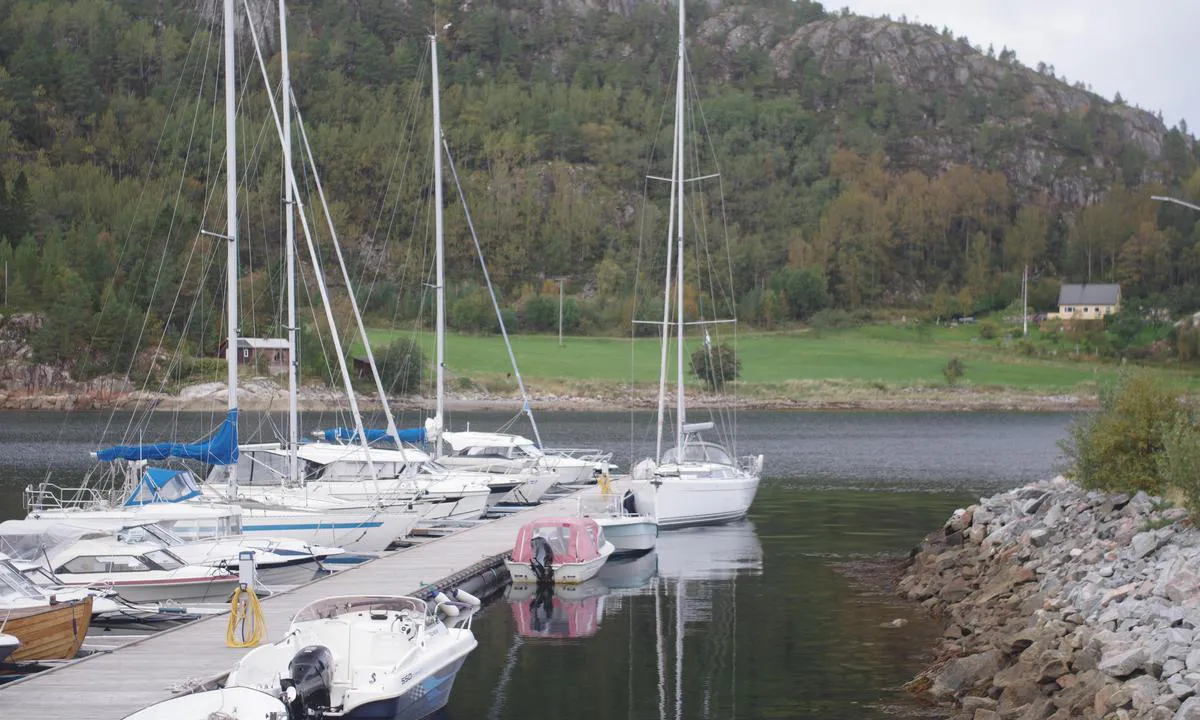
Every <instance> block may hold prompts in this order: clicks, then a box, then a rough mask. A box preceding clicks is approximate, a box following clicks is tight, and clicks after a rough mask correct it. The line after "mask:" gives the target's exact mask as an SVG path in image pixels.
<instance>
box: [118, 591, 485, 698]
mask: <svg viewBox="0 0 1200 720" xmlns="http://www.w3.org/2000/svg"><path fill="white" fill-rule="evenodd" d="M461 597H464V595H463V594H460V598H461ZM466 597H469V596H466ZM443 598H444V599H443ZM472 600H474V599H473V598H472ZM476 603H478V601H477V600H475V601H474V602H473V603H472V602H454V601H451V600H450V599H449V598H448V597H445V596H444V595H443V596H442V597H441V598H439V600H438V602H436V604H435V605H434V606H433V607H430V605H429V604H428V603H426V602H425V601H424V600H421V599H419V598H415V597H408V596H345V597H329V598H324V599H322V600H318V601H317V602H315V603H312V604H311V605H309V606H307V607H305V608H303V609H302V610H300V611H299V612H298V613H296V615H295V617H293V618H292V623H291V625H290V626H289V627H288V629H287V632H285V633H284V635H283V638H282V639H280V640H279V641H277V642H275V643H272V644H270V645H263V646H260V647H257V648H255V649H253V650H251V651H250V652H249V653H247V654H246V655H245V656H243V657H242V659H241V660H239V661H238V663H237V664H236V665H234V667H233V669H232V670H231V671H230V672H229V675H228V677H227V678H226V680H225V684H224V688H223V689H220V690H211V691H207V692H203V693H197V694H196V695H192V696H186V695H185V696H182V697H179V698H174V699H173V700H170V701H167V702H163V703H159V704H158V705H154V706H151V707H149V708H146V709H144V710H142V711H140V714H136V715H133V716H130V717H131V718H137V719H138V720H151V719H154V720H168V719H169V720H191V719H192V718H195V719H196V720H204V719H206V718H209V717H211V715H208V714H204V713H205V712H206V711H207V712H209V713H211V712H213V709H219V710H221V711H222V712H227V713H228V712H230V708H234V707H236V708H238V713H239V714H237V715H236V717H239V718H250V717H254V718H257V717H264V718H266V717H272V716H270V715H261V714H258V713H262V712H266V711H274V712H279V706H278V705H276V704H274V703H272V702H271V701H270V699H272V698H273V699H274V700H276V701H278V702H279V703H282V704H283V706H284V711H285V712H286V714H284V715H277V716H275V717H278V718H280V720H283V719H284V718H290V719H293V720H300V719H302V718H304V719H309V718H312V719H321V718H394V719H395V720H420V718H425V717H427V716H429V715H431V714H433V713H435V712H437V711H438V710H439V709H441V708H442V707H443V706H445V704H446V703H447V702H448V701H449V699H450V691H451V689H452V688H453V686H454V679H455V677H456V676H457V675H458V671H459V668H461V667H462V664H463V662H464V661H465V660H466V658H467V655H469V654H470V652H471V651H472V650H474V649H475V647H476V645H477V644H478V643H477V642H476V640H475V635H474V633H472V632H471V628H470V626H471V616H472V614H473V613H474V611H475V609H476V608H477V607H478V606H477V604H476ZM250 693H261V694H262V695H264V696H265V697H260V696H259V695H253V694H250ZM243 708H245V709H243Z"/></svg>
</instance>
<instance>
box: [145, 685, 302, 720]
mask: <svg viewBox="0 0 1200 720" xmlns="http://www.w3.org/2000/svg"><path fill="white" fill-rule="evenodd" d="M293 717H295V716H293V715H291V714H289V712H288V706H287V704H286V703H284V701H283V700H280V699H279V696H278V693H268V692H263V691H261V690H253V689H251V688H244V687H231V688H219V689H217V690H208V691H206V692H198V693H190V694H188V695H180V696H178V697H173V698H170V699H169V700H163V701H162V702H159V703H155V704H154V705H150V706H149V707H145V708H142V709H141V710H138V711H137V712H135V713H133V714H132V715H126V716H125V718H124V720H209V718H233V719H234V720H290V719H291V718H293Z"/></svg>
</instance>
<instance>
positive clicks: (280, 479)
mask: <svg viewBox="0 0 1200 720" xmlns="http://www.w3.org/2000/svg"><path fill="white" fill-rule="evenodd" d="M346 430H347V429H346V428H334V429H333V430H328V431H325V434H326V435H329V436H331V437H334V438H335V439H336V438H343V439H350V437H351V436H349V435H347V434H346V432H345V431H346ZM339 431H340V432H339ZM240 450H241V452H240V456H239V458H238V488H237V491H238V494H239V495H241V496H242V497H251V498H256V499H261V498H262V497H263V496H264V495H263V493H264V492H265V493H270V492H271V491H272V490H273V489H274V488H278V487H281V486H283V485H284V484H285V482H284V481H285V479H286V477H287V472H288V464H289V462H290V457H289V450H288V449H287V448H285V447H283V446H281V445H279V444H277V443H262V444H253V445H243V446H241V448H240ZM296 456H297V458H298V460H299V461H300V462H301V463H303V471H302V478H301V481H300V484H302V485H303V487H304V490H305V494H306V496H307V497H316V498H320V497H328V498H334V499H337V500H343V501H353V502H357V503H359V504H364V503H365V504H371V503H377V504H383V505H394V504H403V503H417V502H419V503H420V504H421V505H422V507H424V508H425V510H426V511H425V512H424V513H423V514H422V516H421V520H426V521H428V520H456V521H457V520H476V519H478V518H480V517H483V514H484V513H485V512H486V511H487V501H488V498H489V496H490V494H491V490H490V488H489V487H488V481H489V480H491V477H490V476H489V475H487V474H485V473H476V472H463V471H452V470H451V469H449V468H446V467H443V466H441V465H439V464H438V463H436V462H434V461H433V460H432V459H431V458H430V457H429V455H427V454H425V453H424V452H422V451H420V450H417V449H414V448H408V447H405V448H399V449H394V450H393V449H388V448H377V447H369V448H366V449H364V448H363V447H362V446H361V445H350V444H341V443H336V442H310V443H303V444H301V445H300V446H299V447H298V448H296ZM222 473H223V470H221V469H219V468H214V471H213V473H212V476H211V477H210V478H209V481H208V483H207V484H211V485H213V486H214V487H215V488H217V489H218V490H219V493H220V494H227V493H228V490H227V488H226V487H225V486H224V484H223V483H222V482H221V474H222Z"/></svg>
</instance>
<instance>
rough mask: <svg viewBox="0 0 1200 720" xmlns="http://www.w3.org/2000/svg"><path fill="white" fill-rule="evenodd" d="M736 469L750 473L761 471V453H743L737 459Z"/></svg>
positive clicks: (756, 473)
mask: <svg viewBox="0 0 1200 720" xmlns="http://www.w3.org/2000/svg"><path fill="white" fill-rule="evenodd" d="M737 466H738V469H739V470H741V471H743V472H748V473H750V474H751V475H758V474H760V473H762V468H763V456H762V455H743V456H742V457H739V458H738V459H737Z"/></svg>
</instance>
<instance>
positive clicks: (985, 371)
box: [356, 325, 1200, 393]
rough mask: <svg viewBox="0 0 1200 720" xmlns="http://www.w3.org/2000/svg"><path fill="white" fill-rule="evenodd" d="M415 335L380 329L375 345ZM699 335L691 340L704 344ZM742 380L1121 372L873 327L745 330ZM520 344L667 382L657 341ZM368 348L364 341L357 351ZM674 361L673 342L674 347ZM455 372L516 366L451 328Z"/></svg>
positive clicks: (974, 378)
mask: <svg viewBox="0 0 1200 720" xmlns="http://www.w3.org/2000/svg"><path fill="white" fill-rule="evenodd" d="M408 334H409V333H402V332H399V331H389V330H373V331H371V343H372V347H373V348H375V350H376V352H377V353H378V352H381V351H382V349H383V348H384V347H385V346H386V345H387V344H388V343H390V342H392V341H393V340H395V339H397V338H399V337H403V336H407V335H408ZM418 337H419V341H420V342H421V346H422V348H423V350H424V351H425V353H426V355H427V356H430V357H431V356H432V354H433V345H434V343H433V335H432V334H431V333H419V334H418ZM700 344H701V341H700V338H693V339H692V340H691V341H690V342H689V343H688V345H687V350H688V351H689V352H690V351H692V350H695V349H696V348H699V347H700ZM737 349H738V355H739V357H740V358H741V360H742V378H741V379H742V381H743V382H744V383H746V384H749V385H775V384H782V383H786V382H788V381H806V380H813V381H830V380H838V381H846V382H850V383H855V384H860V383H861V384H870V383H883V384H886V385H887V386H915V385H938V384H944V383H945V378H944V377H943V376H942V368H943V367H945V365H946V362H947V361H948V360H949V359H950V358H951V357H952V356H958V357H959V358H961V359H962V360H963V362H964V363H965V364H966V368H967V370H966V374H965V375H964V376H963V377H962V378H961V379H960V381H959V382H960V384H965V385H971V386H976V387H979V386H987V387H1004V388H1009V389H1013V390H1018V391H1026V392H1035V393H1055V392H1067V391H1071V390H1088V389H1094V388H1095V386H1096V384H1097V383H1098V382H1104V381H1107V380H1109V379H1111V378H1112V377H1114V376H1115V375H1116V373H1117V371H1118V368H1117V365H1115V364H1113V363H1098V362H1096V361H1094V360H1093V359H1090V358H1084V359H1069V348H1062V349H1061V351H1060V353H1059V354H1060V356H1061V358H1062V359H1059V358H1046V359H1043V358H1028V357H1025V356H1023V355H1022V354H1020V353H1019V352H1018V351H1017V349H1016V348H1014V347H1006V346H1005V343H1004V342H1003V341H1001V340H982V339H980V338H979V330H978V327H977V326H970V325H964V326H960V327H957V328H934V329H933V330H932V332H929V333H927V334H925V335H923V336H922V335H919V334H918V333H917V332H916V331H915V330H914V329H911V328H908V327H903V326H893V325H870V326H864V327H857V328H851V329H845V330H834V331H826V332H824V333H822V334H820V335H817V334H814V333H812V332H779V333H762V332H757V333H745V334H742V335H740V336H739V337H738V342H737ZM513 351H514V352H515V354H516V357H517V363H518V365H519V367H520V368H521V374H522V376H523V377H524V378H525V380H526V381H527V383H529V384H531V385H534V384H536V383H537V381H539V380H542V381H559V382H568V383H569V382H571V381H604V382H609V383H628V382H629V381H630V379H631V378H632V379H633V380H634V382H636V383H637V384H652V383H654V382H656V381H657V379H658V362H659V344H658V341H657V339H653V338H645V339H639V340H637V341H636V342H635V341H633V340H631V339H629V338H595V337H567V338H566V339H565V343H564V346H563V347H559V345H558V337H557V336H555V335H520V336H515V337H513ZM356 352H361V346H360V347H358V348H356ZM671 352H672V355H671V358H672V360H673V358H674V355H673V353H674V349H673V348H672V350H671ZM446 356H447V366H448V372H449V374H450V376H451V377H466V378H469V379H471V380H473V381H477V382H479V381H486V380H488V379H495V378H503V377H504V376H505V375H506V374H507V373H508V372H509V371H510V365H509V360H508V355H507V353H506V352H505V349H504V341H503V340H502V339H501V338H500V337H499V336H498V335H487V336H475V335H458V334H454V335H449V336H447V338H446ZM1155 372H1158V373H1160V374H1161V375H1162V376H1163V378H1164V379H1165V380H1166V381H1167V382H1169V383H1171V384H1173V385H1178V386H1182V387H1186V388H1188V389H1189V390H1195V389H1197V388H1200V378H1198V376H1197V375H1196V374H1195V373H1185V372H1182V371H1172V370H1156V371H1155Z"/></svg>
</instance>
